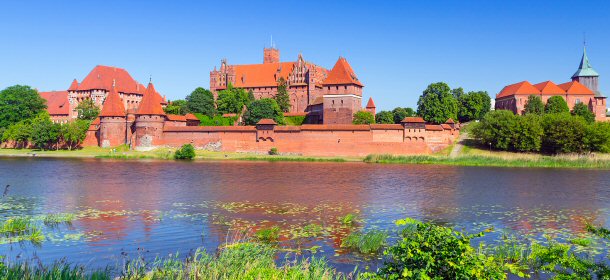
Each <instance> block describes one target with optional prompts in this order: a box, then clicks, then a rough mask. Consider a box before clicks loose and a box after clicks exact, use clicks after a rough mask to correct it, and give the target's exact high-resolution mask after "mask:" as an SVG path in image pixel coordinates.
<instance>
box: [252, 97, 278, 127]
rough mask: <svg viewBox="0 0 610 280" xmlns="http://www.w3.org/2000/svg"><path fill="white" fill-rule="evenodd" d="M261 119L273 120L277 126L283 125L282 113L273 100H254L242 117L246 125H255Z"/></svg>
mask: <svg viewBox="0 0 610 280" xmlns="http://www.w3.org/2000/svg"><path fill="white" fill-rule="evenodd" d="M261 119H273V120H275V122H276V123H277V124H284V123H285V122H284V113H283V112H282V110H281V109H280V106H278V105H277V102H276V101H275V99H272V98H262V99H259V100H255V101H254V102H252V103H251V104H250V106H249V107H248V111H247V112H246V114H245V116H244V121H245V122H246V124H247V125H255V124H256V123H258V122H259V121H260V120H261Z"/></svg>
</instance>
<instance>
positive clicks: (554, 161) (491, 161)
mask: <svg viewBox="0 0 610 280" xmlns="http://www.w3.org/2000/svg"><path fill="white" fill-rule="evenodd" d="M364 162H367V163H411V164H443V165H460V166H495V167H544V168H597V169H610V160H606V159H590V158H579V157H567V156H566V157H562V156H557V157H554V156H537V157H519V156H515V157H514V158H510V157H500V156H481V155H465V156H458V157H456V158H448V157H439V156H427V155H426V156H393V155H369V156H367V157H366V158H365V159H364Z"/></svg>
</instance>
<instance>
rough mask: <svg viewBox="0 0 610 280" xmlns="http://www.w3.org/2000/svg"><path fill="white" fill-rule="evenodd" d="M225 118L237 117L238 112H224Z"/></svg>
mask: <svg viewBox="0 0 610 280" xmlns="http://www.w3.org/2000/svg"><path fill="white" fill-rule="evenodd" d="M222 117H223V118H230V117H237V114H235V113H224V114H222Z"/></svg>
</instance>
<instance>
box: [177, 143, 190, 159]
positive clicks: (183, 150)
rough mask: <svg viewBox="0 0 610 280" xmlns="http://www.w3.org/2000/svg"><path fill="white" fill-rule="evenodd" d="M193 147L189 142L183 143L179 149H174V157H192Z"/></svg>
mask: <svg viewBox="0 0 610 280" xmlns="http://www.w3.org/2000/svg"><path fill="white" fill-rule="evenodd" d="M194 158H195V147H193V145H191V144H184V145H182V147H180V149H178V150H176V153H175V154H174V159H194Z"/></svg>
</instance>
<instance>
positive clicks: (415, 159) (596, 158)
mask: <svg viewBox="0 0 610 280" xmlns="http://www.w3.org/2000/svg"><path fill="white" fill-rule="evenodd" d="M464 141H466V142H467V141H468V139H465V140H464ZM455 149H459V152H458V153H456V152H455ZM174 152H175V149H169V148H159V149H155V150H152V151H134V150H129V149H128V148H127V147H118V148H113V149H111V148H99V147H87V148H83V149H79V150H73V151H67V150H58V151H40V150H33V149H0V157H48V158H102V159H125V160H141V159H145V160H146V159H148V160H173V155H174ZM195 160H197V161H225V160H229V161H231V160H233V161H267V162H280V161H288V162H338V163H340V162H365V163H382V164H439V165H454V166H490V167H521V168H532V167H537V168H587V169H610V154H595V155H593V154H591V155H557V156H548V155H541V154H527V153H513V152H503V151H493V150H492V151H490V150H485V149H481V148H478V147H476V146H474V145H470V144H466V145H464V144H463V143H462V144H459V145H458V144H455V145H452V146H450V147H448V148H447V149H444V150H442V151H439V152H438V153H435V154H432V155H413V156H398V155H369V156H367V157H364V158H362V157H309V156H301V155H281V154H280V155H268V154H257V153H237V152H214V151H204V150H196V157H195Z"/></svg>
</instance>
